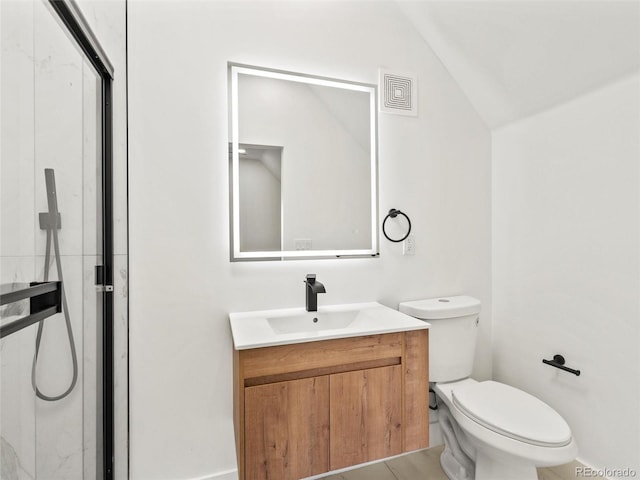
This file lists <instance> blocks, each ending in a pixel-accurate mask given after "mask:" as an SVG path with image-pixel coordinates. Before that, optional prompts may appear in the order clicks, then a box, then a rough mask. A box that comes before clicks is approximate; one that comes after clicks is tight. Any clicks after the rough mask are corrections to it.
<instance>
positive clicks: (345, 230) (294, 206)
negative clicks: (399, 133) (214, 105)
mask: <svg viewBox="0 0 640 480" xmlns="http://www.w3.org/2000/svg"><path fill="white" fill-rule="evenodd" d="M229 75H230V78H229V81H230V93H231V98H230V103H231V109H230V110H231V137H232V138H231V142H230V147H229V159H230V163H231V166H230V183H231V260H232V261H239V260H284V259H294V258H327V257H333V258H335V257H347V256H376V255H378V233H377V232H378V229H377V218H378V211H377V204H378V192H377V135H376V133H377V124H376V87H375V85H369V84H363V83H355V82H346V81H342V80H334V79H328V78H323V77H316V76H311V75H302V74H296V73H291V72H284V71H279V70H270V69H264V68H258V67H250V66H246V65H239V64H231V63H230V64H229Z"/></svg>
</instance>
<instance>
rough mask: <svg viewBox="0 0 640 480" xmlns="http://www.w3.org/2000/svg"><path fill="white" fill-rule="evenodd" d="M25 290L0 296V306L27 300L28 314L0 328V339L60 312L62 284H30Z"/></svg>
mask: <svg viewBox="0 0 640 480" xmlns="http://www.w3.org/2000/svg"><path fill="white" fill-rule="evenodd" d="M29 285H30V286H29V287H27V288H23V289H20V290H16V291H15V292H9V293H3V294H2V295H0V305H7V304H9V303H14V302H19V301H20V300H25V299H27V298H28V299H29V307H30V312H31V313H30V314H29V315H27V316H26V317H22V318H19V319H18V320H15V321H13V322H11V323H8V324H6V325H2V326H0V338H4V337H6V336H7V335H11V334H12V333H15V332H18V331H20V330H22V329H23V328H26V327H28V326H30V325H33V324H34V323H38V322H41V321H42V320H44V319H46V318H48V317H50V316H52V315H55V314H56V313H60V312H61V311H62V282H32V283H30V284H29Z"/></svg>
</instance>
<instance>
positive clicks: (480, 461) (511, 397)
mask: <svg viewBox="0 0 640 480" xmlns="http://www.w3.org/2000/svg"><path fill="white" fill-rule="evenodd" d="M480 306H481V305H480V301H479V300H477V299H475V298H473V297H469V296H456V297H444V298H434V299H428V300H417V301H412V302H403V303H401V304H400V311H401V312H403V313H405V314H407V315H411V316H412V317H416V318H419V319H421V320H424V321H427V322H429V323H430V325H431V327H430V328H429V382H430V385H431V386H432V388H433V390H434V391H435V395H436V399H437V412H438V423H439V425H440V430H441V433H442V436H443V438H444V444H445V448H444V451H443V452H442V455H441V457H440V464H441V465H442V469H443V470H444V472H445V474H446V475H447V477H449V479H451V480H537V478H538V476H537V472H536V467H545V466H553V465H560V464H563V463H567V462H570V461H572V460H573V459H575V457H576V455H577V453H578V448H577V446H576V443H575V441H574V439H573V436H572V434H571V429H570V428H569V425H567V422H566V421H565V420H564V419H563V418H562V417H561V416H560V415H559V414H558V413H557V412H556V411H555V410H553V409H552V408H551V407H550V406H549V405H547V404H546V403H544V402H543V401H541V400H539V399H538V398H536V397H534V396H533V395H530V394H528V393H526V392H523V391H522V390H519V389H517V388H514V387H511V386H509V385H505V384H503V383H499V382H494V381H484V382H478V381H476V380H474V379H472V378H470V375H471V370H472V368H473V360H474V355H475V347H476V338H477V333H478V325H479V321H480V320H479V316H478V315H479V313H480Z"/></svg>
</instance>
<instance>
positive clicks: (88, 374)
mask: <svg viewBox="0 0 640 480" xmlns="http://www.w3.org/2000/svg"><path fill="white" fill-rule="evenodd" d="M118 5H119V6H123V5H124V3H119V2H118ZM122 11H124V10H123V9H122ZM0 23H1V25H0V31H1V35H2V37H1V43H0V46H1V48H2V55H1V62H2V65H1V67H2V68H1V75H2V78H1V88H2V90H1V95H2V104H1V115H2V118H1V129H2V130H1V132H0V133H1V138H2V141H1V142H0V145H1V146H0V148H1V150H0V182H1V183H0V204H1V207H0V287H1V288H2V290H3V291H6V290H7V289H11V288H16V287H17V286H24V285H25V284H28V282H31V281H41V280H43V279H44V264H45V261H46V256H45V255H46V246H47V243H46V233H45V231H44V230H41V229H40V226H39V221H38V213H39V212H45V211H46V210H47V195H46V189H45V181H44V169H45V168H53V169H54V170H55V180H56V187H57V196H58V209H59V211H60V213H61V219H62V220H61V229H60V230H59V238H60V253H61V259H62V262H61V263H62V273H63V275H64V290H65V294H66V297H67V303H68V307H69V308H68V311H69V316H70V319H71V324H72V329H73V335H74V340H75V347H76V353H77V356H78V383H77V385H76V387H75V388H74V390H73V391H72V392H71V393H70V395H69V396H67V397H66V398H64V399H61V400H59V401H56V402H45V401H43V400H40V399H37V398H36V396H35V394H34V391H33V387H32V384H31V368H32V360H33V357H34V351H35V336H36V331H37V326H36V325H33V326H31V327H28V328H26V329H24V330H22V331H20V332H19V333H16V334H13V335H11V336H9V337H6V338H4V339H2V341H0V368H1V382H0V436H1V445H0V453H1V467H2V470H1V472H0V478H2V479H22V478H25V479H29V478H41V479H46V480H55V479H68V480H72V479H82V478H96V470H97V468H98V466H99V461H100V457H99V454H100V453H99V452H98V455H96V450H98V449H99V448H98V444H97V441H96V438H97V437H98V435H99V434H100V430H99V429H100V428H101V427H100V423H101V417H100V415H101V412H100V408H101V406H100V394H99V390H98V386H99V382H100V376H99V371H100V369H101V368H102V365H101V364H100V359H99V356H98V355H97V354H98V353H99V350H98V346H99V344H100V342H101V339H100V337H99V333H100V329H99V328H98V327H99V323H98V319H99V315H100V312H101V308H102V307H101V303H100V302H101V294H99V293H97V292H96V288H95V286H94V267H95V265H96V264H101V263H102V258H101V257H100V252H101V239H100V231H101V230H100V223H101V218H100V212H101V203H100V192H101V187H100V185H101V170H100V163H99V159H100V124H99V121H98V119H99V118H100V110H99V109H100V83H99V81H98V79H97V77H96V75H95V73H94V72H93V70H92V68H91V67H90V66H89V65H88V64H86V63H85V62H84V60H83V57H82V55H81V54H80V53H79V51H78V50H77V48H76V47H75V46H74V44H73V43H72V42H71V40H70V39H69V38H68V37H67V36H66V34H65V33H64V31H63V30H62V29H61V26H60V25H59V24H58V22H57V20H56V19H55V18H54V16H53V12H51V11H50V10H49V7H48V6H47V4H46V3H45V2H42V1H21V2H0ZM123 27H124V22H122V28H123ZM98 37H99V35H98ZM122 51H124V48H123V49H122ZM123 98H124V97H123ZM122 104H124V100H123V99H121V101H120V102H119V105H122ZM119 118H120V120H123V119H122V117H119ZM116 121H117V120H116ZM122 131H126V130H125V127H124V125H121V126H120V128H119V129H118V132H122ZM114 133H115V132H114ZM118 138H119V139H120V145H119V146H116V148H115V152H117V153H116V155H117V156H116V158H115V159H116V160H117V161H118V162H119V163H118V172H119V175H120V176H119V177H117V178H116V181H118V178H119V179H120V182H119V184H118V187H117V189H118V192H115V193H116V196H117V195H118V193H119V194H120V198H121V199H122V192H123V191H124V192H126V150H125V151H124V155H123V154H122V150H123V149H122V147H123V146H125V145H126V142H124V141H122V135H121V133H120V134H119V137H118ZM123 165H124V166H125V170H124V171H125V176H124V181H122V166H123ZM116 228H118V229H119V231H118V234H117V237H118V238H122V237H124V238H125V239H126V195H125V196H124V203H119V204H118V210H117V211H116ZM122 230H124V233H123V232H122ZM122 244H123V242H120V245H122ZM124 245H125V247H126V241H125V242H124ZM117 253H119V255H117V256H116V259H117V260H116V267H115V277H116V286H115V287H116V294H115V303H116V305H115V313H116V318H115V322H116V329H117V333H116V334H117V337H118V340H117V344H116V357H117V358H118V359H121V361H123V362H124V367H123V365H122V364H120V363H119V364H117V366H116V371H117V374H116V383H117V385H119V387H118V388H119V392H118V396H119V397H120V398H121V400H122V401H123V403H124V405H122V404H120V405H117V407H116V410H117V411H116V414H117V419H116V422H117V424H118V425H119V432H118V434H117V435H118V437H119V438H118V439H117V442H118V446H119V447H118V448H119V451H118V452H117V456H116V461H117V462H118V461H119V463H118V467H119V468H117V469H116V470H117V472H118V474H117V478H126V477H127V468H128V467H127V461H126V457H127V430H126V425H127V407H126V396H127V395H126V384H127V380H126V358H127V351H126V322H127V315H126V313H127V306H126V292H127V256H126V249H125V250H122V248H121V249H120V251H119V252H117ZM49 266H50V272H49V280H56V279H57V278H58V276H57V271H56V265H55V262H54V255H53V248H52V249H51V256H50V263H49ZM26 313H28V304H26V305H25V304H24V303H22V304H19V305H18V304H13V305H8V306H6V307H3V308H2V310H0V316H1V317H2V322H3V323H5V322H6V321H10V320H11V319H14V318H18V317H19V316H22V315H24V314H26ZM44 325H45V326H44V330H43V331H44V334H43V339H42V343H41V347H40V350H39V355H38V364H37V368H36V379H37V385H38V388H39V389H40V390H41V391H42V392H43V393H45V394H47V395H57V394H59V393H61V392H63V391H65V390H66V389H67V387H68V386H69V384H70V382H71V379H72V375H73V369H72V361H71V355H70V347H69V339H68V336H67V331H66V325H65V318H64V315H62V314H58V315H55V316H53V317H50V318H49V319H47V320H46V321H45V322H44ZM123 375H124V377H123ZM123 389H124V392H123Z"/></svg>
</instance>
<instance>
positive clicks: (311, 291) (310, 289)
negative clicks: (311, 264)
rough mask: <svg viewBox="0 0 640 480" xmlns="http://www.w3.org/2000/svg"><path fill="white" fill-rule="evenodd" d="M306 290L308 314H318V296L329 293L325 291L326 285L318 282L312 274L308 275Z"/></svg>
mask: <svg viewBox="0 0 640 480" xmlns="http://www.w3.org/2000/svg"><path fill="white" fill-rule="evenodd" d="M304 283H306V290H307V295H306V299H307V312H317V311H318V294H319V293H326V292H327V291H326V290H325V289H324V285H323V284H321V283H320V282H318V281H316V275H315V273H310V274H308V275H307V279H306V280H305V282H304Z"/></svg>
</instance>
